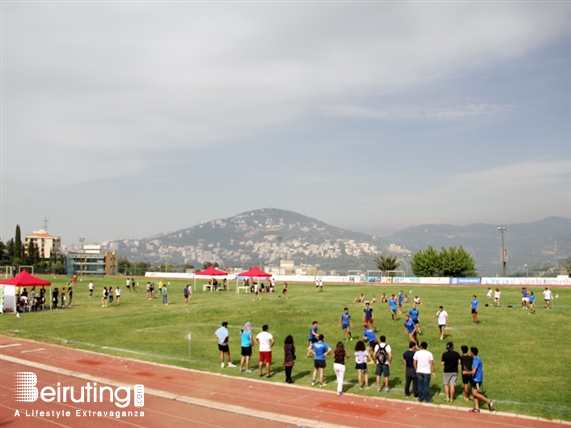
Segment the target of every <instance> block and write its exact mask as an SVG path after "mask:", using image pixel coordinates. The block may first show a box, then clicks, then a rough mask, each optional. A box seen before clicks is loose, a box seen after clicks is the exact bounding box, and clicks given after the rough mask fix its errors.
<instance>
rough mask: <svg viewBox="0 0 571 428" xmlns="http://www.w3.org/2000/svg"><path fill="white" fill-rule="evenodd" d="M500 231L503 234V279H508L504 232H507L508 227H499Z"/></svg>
mask: <svg viewBox="0 0 571 428" xmlns="http://www.w3.org/2000/svg"><path fill="white" fill-rule="evenodd" d="M498 230H499V231H500V232H501V233H502V257H501V259H502V267H503V272H504V275H503V277H504V278H505V277H506V247H505V245H504V232H505V231H506V227H505V226H498Z"/></svg>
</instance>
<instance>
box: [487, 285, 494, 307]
mask: <svg viewBox="0 0 571 428" xmlns="http://www.w3.org/2000/svg"><path fill="white" fill-rule="evenodd" d="M492 294H493V292H492V289H491V288H490V287H488V291H487V292H486V298H487V299H488V304H487V306H492Z"/></svg>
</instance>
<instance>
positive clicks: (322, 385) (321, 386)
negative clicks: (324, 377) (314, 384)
mask: <svg viewBox="0 0 571 428" xmlns="http://www.w3.org/2000/svg"><path fill="white" fill-rule="evenodd" d="M324 386H327V382H323V383H320V384H319V387H320V388H323V387H324Z"/></svg>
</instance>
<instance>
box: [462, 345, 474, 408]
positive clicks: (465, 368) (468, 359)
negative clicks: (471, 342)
mask: <svg viewBox="0 0 571 428" xmlns="http://www.w3.org/2000/svg"><path fill="white" fill-rule="evenodd" d="M461 349H462V355H461V356H460V362H461V363H462V383H463V384H464V401H466V402H468V401H470V380H472V375H469V374H464V373H465V372H470V371H472V360H473V358H472V356H471V355H470V354H468V347H467V346H466V345H462V348H461Z"/></svg>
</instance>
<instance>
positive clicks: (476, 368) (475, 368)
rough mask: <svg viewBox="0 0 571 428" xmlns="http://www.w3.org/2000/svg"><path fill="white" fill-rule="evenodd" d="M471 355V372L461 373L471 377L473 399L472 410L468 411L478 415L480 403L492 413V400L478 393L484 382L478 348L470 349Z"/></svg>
mask: <svg viewBox="0 0 571 428" xmlns="http://www.w3.org/2000/svg"><path fill="white" fill-rule="evenodd" d="M470 352H471V354H472V358H473V360H472V370H470V371H462V374H467V375H471V376H472V379H471V380H470V386H471V387H472V396H473V397H474V408H473V409H472V410H470V411H471V412H474V413H480V401H483V402H484V403H486V404H487V405H488V409H490V412H493V411H494V400H489V399H488V398H487V397H485V396H484V394H482V393H481V392H480V391H481V390H482V383H483V382H484V364H483V363H482V360H481V359H480V357H478V348H470Z"/></svg>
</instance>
